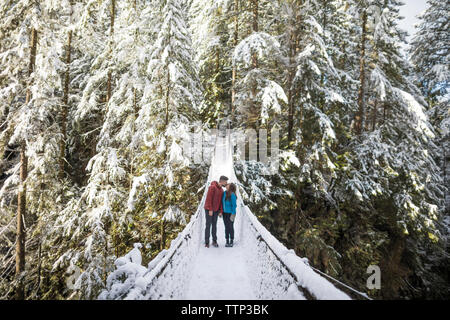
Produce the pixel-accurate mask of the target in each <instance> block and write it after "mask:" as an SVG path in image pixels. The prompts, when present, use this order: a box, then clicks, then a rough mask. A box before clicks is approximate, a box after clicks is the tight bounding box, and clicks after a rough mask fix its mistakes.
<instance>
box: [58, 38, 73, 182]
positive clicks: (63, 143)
mask: <svg viewBox="0 0 450 320" xmlns="http://www.w3.org/2000/svg"><path fill="white" fill-rule="evenodd" d="M71 45H72V30H70V31H69V32H68V34H67V47H66V73H65V75H64V96H63V107H62V112H61V140H60V144H59V178H60V179H62V178H64V163H65V155H66V154H65V152H66V140H67V111H68V108H69V83H70V59H71V57H70V54H71V49H72V48H71Z"/></svg>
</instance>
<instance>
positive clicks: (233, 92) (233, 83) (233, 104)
mask: <svg viewBox="0 0 450 320" xmlns="http://www.w3.org/2000/svg"><path fill="white" fill-rule="evenodd" d="M238 12H239V0H234V35H233V45H234V48H236V46H237V44H238V37H239V33H238V31H239V16H238ZM236 71H237V70H236V66H235V65H234V64H233V70H232V75H231V119H232V121H234V112H235V110H236Z"/></svg>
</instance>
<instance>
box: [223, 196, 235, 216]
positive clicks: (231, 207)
mask: <svg viewBox="0 0 450 320" xmlns="http://www.w3.org/2000/svg"><path fill="white" fill-rule="evenodd" d="M226 197H227V193H226V192H224V193H223V196H222V208H223V212H226V213H232V214H236V195H235V194H234V193H232V194H231V197H230V199H229V200H227V199H226Z"/></svg>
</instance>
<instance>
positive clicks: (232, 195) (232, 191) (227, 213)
mask: <svg viewBox="0 0 450 320" xmlns="http://www.w3.org/2000/svg"><path fill="white" fill-rule="evenodd" d="M222 208H223V223H224V224H225V240H226V241H227V244H226V245H225V247H232V246H233V239H234V218H235V217H236V185H235V184H234V183H229V184H227V190H226V191H225V192H224V193H223V196H222Z"/></svg>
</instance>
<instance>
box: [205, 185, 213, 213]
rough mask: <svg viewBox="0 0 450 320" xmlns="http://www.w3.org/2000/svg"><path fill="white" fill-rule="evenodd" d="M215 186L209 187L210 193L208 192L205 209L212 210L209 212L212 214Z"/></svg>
mask: <svg viewBox="0 0 450 320" xmlns="http://www.w3.org/2000/svg"><path fill="white" fill-rule="evenodd" d="M214 191H215V190H214V186H209V188H208V193H207V194H206V199H205V209H206V210H208V211H210V212H209V214H210V215H211V211H212V200H213V198H214Z"/></svg>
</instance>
